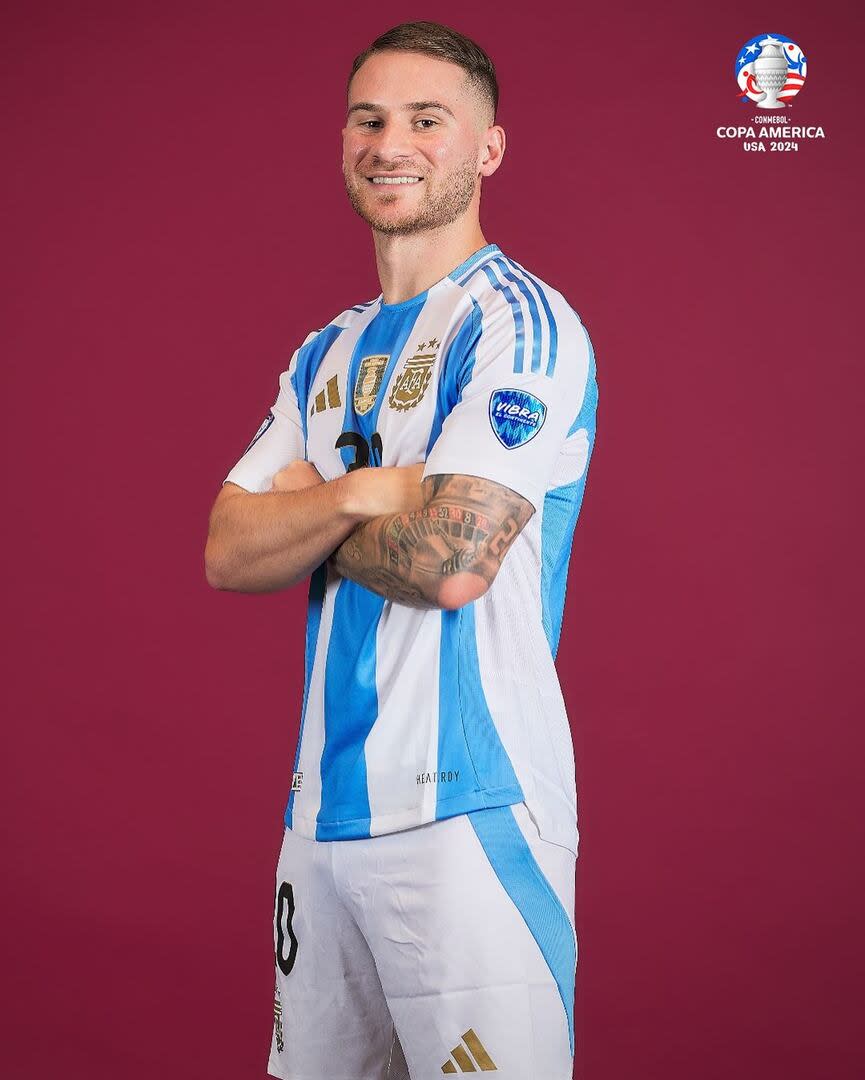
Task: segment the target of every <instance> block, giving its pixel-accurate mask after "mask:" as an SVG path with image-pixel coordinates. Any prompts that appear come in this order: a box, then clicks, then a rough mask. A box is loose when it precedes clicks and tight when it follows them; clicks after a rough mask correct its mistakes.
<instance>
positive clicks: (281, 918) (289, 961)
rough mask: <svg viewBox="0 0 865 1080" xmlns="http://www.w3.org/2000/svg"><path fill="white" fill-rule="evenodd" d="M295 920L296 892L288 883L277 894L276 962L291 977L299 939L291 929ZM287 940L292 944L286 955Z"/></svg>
mask: <svg viewBox="0 0 865 1080" xmlns="http://www.w3.org/2000/svg"><path fill="white" fill-rule="evenodd" d="M293 918H294V890H293V889H292V887H291V885H289V883H288V882H287V881H283V883H282V884H281V885H280V886H279V892H278V893H277V894H276V962H277V964H278V965H279V970H280V971H281V972H282V974H283V975H289V974H290V973H291V969H292V968H293V967H294V961H295V960H296V959H297V938H296V937H295V936H294V930H293V929H292V927H291V920H292V919H293ZM286 938H288V940H289V941H290V942H291V944H290V945H289V949H288V956H286V955H285V941H286Z"/></svg>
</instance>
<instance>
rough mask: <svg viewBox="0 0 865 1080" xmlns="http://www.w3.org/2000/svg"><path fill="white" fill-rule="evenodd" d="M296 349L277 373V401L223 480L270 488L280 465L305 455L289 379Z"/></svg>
mask: <svg viewBox="0 0 865 1080" xmlns="http://www.w3.org/2000/svg"><path fill="white" fill-rule="evenodd" d="M311 336H313V335H311ZM307 340H309V339H307ZM299 352H300V350H298V351H297V352H295V354H294V356H293V357H292V359H291V363H290V364H289V367H288V370H287V371H283V372H282V374H281V375H280V376H279V392H278V393H277V396H276V401H274V403H273V405H272V406H271V407H270V409H269V410H268V412H267V415H266V416H265V418H264V420H263V421H262V423H261V426H260V427H259V429H258V431H256V433H255V435H253V437H252V441H251V442H250V444H249V446H247V448H246V450H244V452H243V455H242V456H241V458H240V460H239V461H238V462H237V464H236V465H235V466H234V468H233V469H232V470H231V472H229V474H228V476H226V478H225V480H223V481H222V482H223V484H224V483H226V482H227V481H229V480H230V481H231V482H232V483H233V484H238V485H239V486H240V487H242V488H245V489H246V490H247V491H252V492H256V493H258V492H263V491H270V485H271V483H272V481H273V477H274V475H275V474H276V473H278V472H279V470H280V469H282V468H284V467H285V466H286V465H288V464H289V463H290V462H292V461H298V460H300V459H301V458H303V457H305V455H306V438H305V436H304V431H303V423H302V421H301V416H300V408H299V406H298V401H297V394H296V392H295V388H294V385H293V381H292V380H293V376H294V373H295V371H296V370H297V360H298V353H299Z"/></svg>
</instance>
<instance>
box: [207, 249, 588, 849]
mask: <svg viewBox="0 0 865 1080" xmlns="http://www.w3.org/2000/svg"><path fill="white" fill-rule="evenodd" d="M597 399H598V392H597V383H596V378H595V361H594V354H593V350H592V346H591V342H590V341H589V337H588V334H587V333H586V331H585V329H584V327H583V325H582V323H581V321H580V319H579V316H578V315H577V314H576V313H575V312H574V311H573V309H572V308H571V307H570V306H569V304H568V303H567V301H566V300H565V299H564V297H563V296H562V294H561V293H559V292H558V291H556V290H555V289H554V288H552V287H551V286H549V285H547V284H546V283H545V282H543V281H541V280H540V279H539V278H538V277H537V276H535V275H534V274H531V273H529V272H528V271H526V270H525V269H524V268H523V267H522V266H520V264H519V263H517V262H514V260H513V259H510V258H508V257H507V256H506V255H504V254H503V253H502V251H501V250H500V248H499V247H498V246H497V245H496V244H488V245H487V246H486V247H484V248H481V249H480V250H479V251H476V252H475V253H474V254H473V255H472V256H471V257H470V258H469V259H467V260H466V261H465V262H464V263H462V264H461V265H460V266H458V267H457V268H456V269H455V270H454V271H452V273H450V274H449V275H448V276H447V277H445V278H442V279H441V280H440V281H438V282H436V284H435V285H432V286H431V287H430V288H429V289H427V290H426V291H425V292H423V293H421V294H420V295H419V296H415V297H412V298H411V299H409V300H405V301H403V302H402V303H398V304H385V303H383V302H382V296H379V297H378V298H377V299H375V300H372V301H370V302H368V303H365V304H358V305H356V306H354V307H352V308H349V309H348V310H346V311H343V312H342V313H341V314H340V315H338V316H337V317H336V318H335V319H333V321H332V322H330V323H328V325H327V326H325V327H323V328H322V329H320V330H316V331H314V332H313V333H311V334H310V335H309V336H308V337H307V338H306V340H305V341H304V342H303V344H302V345H301V347H300V348H299V349H297V351H296V352H295V353H294V355H293V356H292V358H291V362H290V364H289V366H288V369H287V370H286V371H284V372H283V373H282V375H281V376H280V379H279V392H278V395H277V398H276V401H275V402H274V404H273V406H272V408H271V409H270V410H269V412H268V414H267V417H266V418H265V420H264V422H263V423H262V425H261V427H260V428H259V430H258V432H257V433H256V435H255V437H254V438H253V440H252V442H251V443H250V445H249V447H248V448H247V450H246V451H245V452H244V454H243V456H242V457H241V459H240V461H238V463H237V464H236V465H235V466H234V468H233V469H232V470H231V471H230V472H229V474H228V476H227V477H226V480H230V481H231V482H232V483H235V484H238V485H240V486H241V487H243V488H245V489H247V490H248V491H252V492H262V491H268V490H269V489H270V485H271V480H272V477H273V475H274V474H275V473H276V472H278V470H279V469H280V468H282V467H283V466H285V465H287V464H288V463H289V462H291V461H293V460H297V459H299V458H306V459H307V460H309V461H310V462H312V463H313V464H314V465H315V467H316V468H317V469H318V471H319V473H321V475H322V476H323V477H324V479H325V480H329V479H332V478H334V477H336V476H339V475H341V474H343V473H344V472H346V470H348V469H351V468H356V467H360V466H369V467H377V466H380V465H385V466H388V465H413V464H416V463H418V462H425V463H426V464H425V468H424V474H423V475H424V477H426V476H431V475H433V474H436V473H459V474H467V475H471V476H478V477H483V478H486V479H488V480H491V481H494V482H496V483H498V484H504V485H505V486H506V487H508V488H510V489H512V490H513V491H515V492H517V493H518V494H519V495H522V496H523V497H524V498H526V499H528V501H529V502H530V503H531V504H532V505H533V506H534V508H535V511H536V512H535V514H534V515H533V516H532V517H531V519H530V520H529V522H528V524H527V525H526V526H525V528H524V529H523V531H522V532H521V533H520V535H519V536H518V537H517V539H516V540H515V541H514V543H513V546H512V547H511V549H510V551H509V552H508V554H507V556H506V557H505V559H504V561H503V563H502V567H501V569H500V571H499V573H498V575H497V576H496V579H495V581H494V582H493V584H492V585H491V587H490V588H489V590H488V591H487V592H486V593H485V594H484V595H483V596H482V597H481V598H480V599H478V600H476V601H474V602H473V603H470V604H467V605H465V606H464V607H462V608H459V609H457V610H454V611H448V610H438V609H436V610H420V609H417V608H412V607H409V606H407V605H405V604H400V603H396V602H391V601H390V600H387V599H385V598H384V597H382V596H379V595H378V594H377V593H374V592H372V591H370V590H368V589H366V588H364V587H363V586H361V585H358V584H357V583H355V582H353V581H350V580H348V579H344V578H342V577H341V576H339V575H338V574H337V573H336V572H335V571H334V570H333V569H331V568H329V567H328V566H327V565H326V564H325V565H322V566H320V567H319V568H318V569H317V570H316V571H315V572H314V573H313V575H312V578H311V581H310V589H309V607H308V615H307V627H306V657H305V678H304V689H303V701H302V704H301V717H300V734H299V738H298V745H297V753H296V757H295V763H294V770H293V776H292V781H291V789H290V794H289V798H288V805H287V807H286V812H285V824H286V826H288V827H289V828H292V829H296V830H297V831H298V833H300V834H301V835H303V836H306V837H309V838H314V839H318V840H333V839H351V838H356V837H368V836H376V835H380V834H382V833H388V832H393V831H396V830H399V829H407V828H411V827H413V826H416V825H420V824H423V823H425V822H428V821H433V820H436V819H438V818H444V817H449V816H451V815H453V814H461V813H466V812H468V811H471V810H476V809H480V808H482V807H489V806H503V805H507V804H510V803H515V802H522V801H525V802H526V805H527V806H528V808H529V811H530V812H531V814H532V816H533V817H534V818H535V821H536V823H537V825H538V828H539V830H540V833H541V836H542V837H544V838H545V839H549V840H551V841H552V842H554V843H558V844H561V845H563V846H565V847H567V848H569V849H570V850H572V851H573V852H575V853H576V850H577V823H576V791H575V785H574V754H573V744H572V741H571V735H570V729H569V725H568V718H567V713H566V709H565V705H564V701H563V698H562V693H561V689H560V687H559V681H558V678H557V674H556V668H555V663H554V661H555V656H556V651H557V649H558V643H559V634H560V630H561V625H562V613H563V607H564V600H565V585H566V578H567V570H568V562H569V558H570V552H571V542H572V537H573V532H574V527H575V525H576V521H577V515H578V514H579V511H580V504H581V502H582V499H583V491H584V488H585V483H586V474H587V470H588V465H589V459H590V456H591V452H592V447H593V444H594V437H595V412H596V405H597ZM469 516H471V515H469ZM486 524H487V523H486V522H484V521H483V519H482V517H481V516H480V515H479V516H478V518H477V519H476V520H475V519H473V520H471V521H468V520H464V521H460V522H454V523H453V525H452V527H453V528H454V529H460V530H462V531H463V534H464V535H465V533H466V530H471V529H483V528H484V526H485V525H486Z"/></svg>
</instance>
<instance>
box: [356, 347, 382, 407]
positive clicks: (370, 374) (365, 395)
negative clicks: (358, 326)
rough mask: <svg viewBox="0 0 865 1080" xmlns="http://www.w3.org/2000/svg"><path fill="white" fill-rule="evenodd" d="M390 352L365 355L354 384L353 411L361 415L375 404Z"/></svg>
mask: <svg viewBox="0 0 865 1080" xmlns="http://www.w3.org/2000/svg"><path fill="white" fill-rule="evenodd" d="M388 360H390V354H389V353H386V354H384V355H381V354H379V355H378V356H365V357H364V358H363V360H361V362H360V370H359V371H358V373H357V379H356V380H355V384H354V411H355V412H356V413H358V414H360V415H361V416H363V415H364V414H365V413H368V412H369V410H370V409H371V408H372V407H373V405H375V401H376V398H377V397H378V392H379V390H380V389H381V384H382V380H383V379H384V372H385V368H386V367H387V362H388Z"/></svg>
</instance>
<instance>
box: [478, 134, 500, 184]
mask: <svg viewBox="0 0 865 1080" xmlns="http://www.w3.org/2000/svg"><path fill="white" fill-rule="evenodd" d="M504 154H505V129H504V128H503V127H500V126H499V125H498V124H493V125H492V126H491V127H488V128H487V130H486V132H485V134H484V142H483V146H482V148H481V156H480V160H479V161H478V172H479V173H480V174H481V176H492V175H493V173H494V172H495V171H496V169H497V168H498V167H499V165H501V163H502V158H503V157H504Z"/></svg>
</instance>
